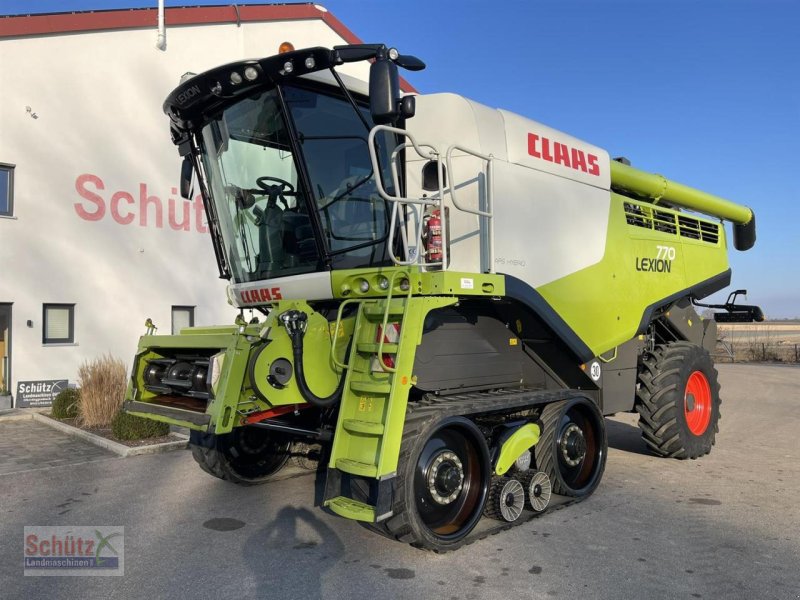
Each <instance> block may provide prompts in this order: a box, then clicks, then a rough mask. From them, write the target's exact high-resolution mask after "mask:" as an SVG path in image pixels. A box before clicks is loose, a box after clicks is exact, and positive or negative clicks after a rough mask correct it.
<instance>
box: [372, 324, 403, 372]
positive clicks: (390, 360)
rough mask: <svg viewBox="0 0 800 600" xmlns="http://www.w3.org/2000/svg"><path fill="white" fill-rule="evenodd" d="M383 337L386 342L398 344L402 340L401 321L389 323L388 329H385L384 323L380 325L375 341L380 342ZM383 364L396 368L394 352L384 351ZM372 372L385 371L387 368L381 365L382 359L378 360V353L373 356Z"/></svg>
mask: <svg viewBox="0 0 800 600" xmlns="http://www.w3.org/2000/svg"><path fill="white" fill-rule="evenodd" d="M381 337H382V338H383V343H384V344H397V343H399V342H400V323H387V324H386V329H385V330H384V329H383V325H378V331H377V332H376V334H375V341H376V342H378V343H380V341H381ZM383 364H385V365H386V366H387V367H389V368H390V369H394V366H395V365H394V354H387V353H385V352H384V354H383ZM371 365H372V372H373V373H375V372H380V371H384V370H385V369H384V368H383V366H381V361H379V360H378V355H377V354H375V356H373V357H372V363H371Z"/></svg>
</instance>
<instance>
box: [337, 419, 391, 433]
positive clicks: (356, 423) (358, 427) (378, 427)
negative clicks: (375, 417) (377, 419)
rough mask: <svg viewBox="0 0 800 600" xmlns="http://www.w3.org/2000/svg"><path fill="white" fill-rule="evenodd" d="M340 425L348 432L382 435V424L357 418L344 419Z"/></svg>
mask: <svg viewBox="0 0 800 600" xmlns="http://www.w3.org/2000/svg"><path fill="white" fill-rule="evenodd" d="M342 427H344V429H345V430H346V431H349V432H350V433H363V434H366V435H383V429H384V428H383V424H382V423H373V422H371V421H361V420H359V419H345V420H344V421H343V422H342Z"/></svg>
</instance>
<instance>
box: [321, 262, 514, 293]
mask: <svg viewBox="0 0 800 600" xmlns="http://www.w3.org/2000/svg"><path fill="white" fill-rule="evenodd" d="M381 277H384V278H386V279H387V280H388V281H390V282H392V285H391V293H392V295H393V296H403V295H406V294H407V293H408V290H403V289H402V288H401V287H400V284H401V282H402V280H403V279H407V280H408V282H409V288H410V291H411V293H412V294H414V295H423V296H436V295H453V294H457V295H459V296H503V295H505V287H506V286H505V277H503V276H502V275H493V274H488V273H459V272H454V271H427V272H421V271H420V270H419V268H417V267H414V268H410V267H384V268H381V269H355V270H341V271H332V272H331V289H332V290H333V294H334V296H336V297H337V298H347V299H359V298H383V297H385V296H386V295H387V293H388V291H389V290H382V289H381V288H380V286H379V279H380V278H381ZM362 280H365V281H366V282H367V283H369V290H368V291H367V292H361V291H360V290H359V283H360V282H361V281H362Z"/></svg>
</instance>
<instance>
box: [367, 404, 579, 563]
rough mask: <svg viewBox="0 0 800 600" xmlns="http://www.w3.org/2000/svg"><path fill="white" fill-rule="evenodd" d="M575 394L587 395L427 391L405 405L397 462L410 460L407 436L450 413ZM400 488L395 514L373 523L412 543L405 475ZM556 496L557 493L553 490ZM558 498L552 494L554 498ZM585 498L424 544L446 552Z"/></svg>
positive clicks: (497, 409)
mask: <svg viewBox="0 0 800 600" xmlns="http://www.w3.org/2000/svg"><path fill="white" fill-rule="evenodd" d="M575 396H584V393H583V392H581V391H580V390H558V391H552V392H545V391H539V390H521V391H508V390H497V391H492V392H477V393H472V394H459V395H453V396H433V395H427V396H425V397H424V398H423V399H422V400H420V401H419V402H416V403H413V404H411V403H410V404H409V405H408V408H407V409H406V420H405V426H404V427H403V441H402V443H401V446H400V458H399V460H398V465H403V464H405V462H406V461H407V460H408V454H409V452H410V449H411V448H412V447H413V446H414V444H412V443H407V440H410V439H411V438H415V437H416V436H418V435H419V434H420V433H421V432H422V431H423V430H424V429H426V428H427V427H428V426H429V425H430V424H432V422H435V421H439V420H441V419H443V418H446V417H451V416H466V417H474V416H477V415H490V414H495V413H513V412H516V411H518V410H522V409H526V408H536V407H538V406H541V405H543V404H550V403H552V402H558V401H560V400H567V399H569V398H573V397H575ZM397 479H398V480H397V488H396V489H395V498H396V500H395V506H394V508H395V512H394V515H393V516H392V517H390V518H389V519H387V520H386V521H384V522H382V523H376V524H374V525H373V526H372V527H373V528H375V529H377V530H378V531H379V532H380V533H383V534H384V535H387V536H389V537H392V538H394V539H396V540H398V541H400V542H404V543H409V544H411V545H413V546H417V545H416V544H414V541H415V540H414V535H413V533H412V530H411V528H410V526H409V523H408V518H407V515H406V513H407V511H408V508H407V507H406V506H405V500H404V498H405V483H406V482H405V480H404V478H403V477H398V478H397ZM554 496H555V494H554ZM554 499H555V498H551V502H552V501H553V500H554ZM583 499H584V498H568V499H565V501H563V502H561V503H559V504H558V505H556V506H553V507H548V508H547V509H546V510H544V511H543V512H540V513H536V512H533V511H532V510H530V509H528V508H526V509H525V510H524V511H523V513H522V516H520V518H519V519H517V520H516V521H514V522H512V523H507V522H504V521H494V520H488V521H490V522H492V523H493V524H494V525H493V526H491V527H489V528H488V529H485V528H483V527H481V525H482V524H484V521H486V520H487V519H481V521H480V522H479V523H478V525H477V527H476V529H480V531H477V532H476V531H475V530H473V531H472V532H471V533H470V534H469V535H468V536H467V537H466V538H465V539H464V540H463V541H462V542H461V543H460V544H458V545H455V546H453V547H450V548H446V549H435V550H431V549H430V548H424V547H422V546H418V547H422V548H423V549H425V550H430V551H433V552H436V553H437V554H445V553H447V552H451V551H453V550H456V549H458V548H461V547H463V546H466V545H469V544H472V543H474V542H477V541H478V540H482V539H485V538H487V537H489V536H492V535H495V534H497V533H500V532H502V531H506V530H508V529H510V528H512V527H517V526H519V525H522V524H523V523H527V522H528V521H530V520H531V519H535V518H538V517H541V516H542V515H546V514H548V513H549V512H551V511H553V510H561V509H562V508H564V507H565V506H570V505H572V504H576V503H578V502H580V501H581V500H583Z"/></svg>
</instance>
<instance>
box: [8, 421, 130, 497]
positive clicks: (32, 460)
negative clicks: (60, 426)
mask: <svg viewBox="0 0 800 600" xmlns="http://www.w3.org/2000/svg"><path fill="white" fill-rule="evenodd" d="M32 440H35V442H33V441H32ZM113 457H116V454H114V453H113V452H110V451H108V450H104V449H103V448H99V447H98V446H95V445H93V444H90V443H89V442H85V441H83V440H76V439H75V438H73V437H71V436H68V435H66V434H64V433H61V432H59V431H56V430H54V429H53V428H52V427H48V426H47V425H43V424H41V423H37V422H36V421H33V420H32V419H26V420H20V421H9V422H2V421H0V475H10V474H13V473H21V472H24V471H29V470H32V469H48V468H51V467H66V466H67V465H76V464H81V463H85V462H89V461H94V460H103V459H108V458H113ZM1 481H2V480H0V482H1ZM0 510H2V509H1V508H0Z"/></svg>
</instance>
